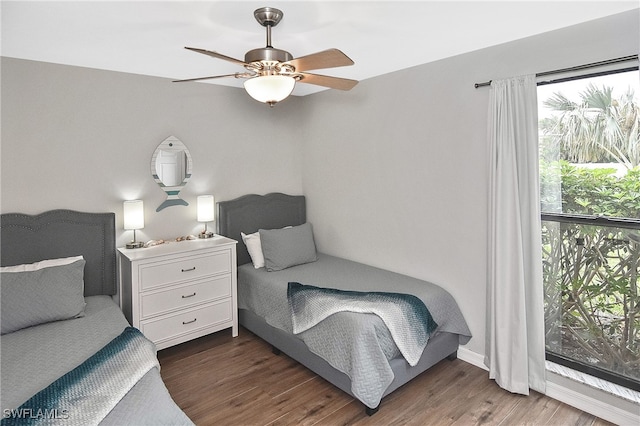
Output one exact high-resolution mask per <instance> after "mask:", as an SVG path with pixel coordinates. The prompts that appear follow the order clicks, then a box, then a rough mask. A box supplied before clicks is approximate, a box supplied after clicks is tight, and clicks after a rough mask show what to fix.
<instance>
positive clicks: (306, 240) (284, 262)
mask: <svg viewBox="0 0 640 426" xmlns="http://www.w3.org/2000/svg"><path fill="white" fill-rule="evenodd" d="M258 232H260V241H261V243H262V254H263V255H264V264H265V267H266V268H267V271H280V270H282V269H286V268H289V267H291V266H295V265H302V264H303V263H309V262H315V261H316V260H318V256H317V255H316V243H315V241H314V240H313V228H312V227H311V224H310V223H305V224H303V225H300V226H292V227H290V228H283V229H268V230H267V229H260V230H259V231H258Z"/></svg>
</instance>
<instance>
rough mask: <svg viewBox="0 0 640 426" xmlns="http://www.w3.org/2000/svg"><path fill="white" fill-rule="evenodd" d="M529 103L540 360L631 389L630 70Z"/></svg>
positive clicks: (638, 106)
mask: <svg viewBox="0 0 640 426" xmlns="http://www.w3.org/2000/svg"><path fill="white" fill-rule="evenodd" d="M538 103H539V106H538V111H539V135H540V152H539V161H540V197H541V210H542V246H543V275H544V292H545V332H546V353H547V359H549V360H551V361H553V362H556V363H559V364H563V365H566V366H569V367H571V368H573V369H576V370H579V371H583V372H586V373H588V374H591V375H594V376H597V377H600V378H603V379H606V380H609V381H611V382H614V383H618V384H621V385H624V386H627V387H629V388H631V389H635V390H640V75H639V74H638V71H637V69H636V70H631V71H624V72H613V73H610V74H607V75H599V76H587V77H583V78H580V79H575V80H571V81H564V82H558V83H552V84H540V85H539V86H538Z"/></svg>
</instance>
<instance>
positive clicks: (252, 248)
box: [240, 232, 264, 269]
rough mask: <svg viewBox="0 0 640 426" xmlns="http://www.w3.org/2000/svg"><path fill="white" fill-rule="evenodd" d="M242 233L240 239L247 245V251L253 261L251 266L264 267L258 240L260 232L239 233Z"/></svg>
mask: <svg viewBox="0 0 640 426" xmlns="http://www.w3.org/2000/svg"><path fill="white" fill-rule="evenodd" d="M240 234H241V235H242V241H244V245H245V246H247V251H248V252H249V256H251V262H253V267H254V268H256V269H258V268H263V267H264V255H263V254H262V243H261V242H260V233H259V232H254V233H253V234H249V235H247V234H245V233H244V232H241V233H240Z"/></svg>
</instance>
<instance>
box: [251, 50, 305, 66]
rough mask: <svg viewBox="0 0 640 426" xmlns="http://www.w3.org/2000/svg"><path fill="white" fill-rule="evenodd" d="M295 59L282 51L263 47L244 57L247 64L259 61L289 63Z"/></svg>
mask: <svg viewBox="0 0 640 426" xmlns="http://www.w3.org/2000/svg"><path fill="white" fill-rule="evenodd" d="M292 59H293V56H291V53H289V52H287V51H286V50H282V49H275V48H273V47H261V48H259V49H253V50H250V51H248V52H247V53H246V54H245V55H244V61H245V62H246V63H247V64H250V63H252V62H259V61H277V62H288V61H290V60H292Z"/></svg>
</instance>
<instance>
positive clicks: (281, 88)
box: [244, 75, 296, 105]
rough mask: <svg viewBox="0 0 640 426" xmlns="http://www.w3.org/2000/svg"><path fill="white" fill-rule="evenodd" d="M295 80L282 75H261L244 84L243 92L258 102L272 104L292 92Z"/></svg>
mask: <svg viewBox="0 0 640 426" xmlns="http://www.w3.org/2000/svg"><path fill="white" fill-rule="evenodd" d="M295 85H296V80H295V79H294V78H293V77H287V76H284V75H263V76H260V77H253V78H250V79H249V80H247V81H245V82H244V90H246V91H247V93H248V94H249V96H251V97H252V98H253V99H255V100H256V101H258V102H264V103H266V104H270V105H272V104H274V103H276V102H280V101H281V100H283V99H285V98H286V97H287V96H289V95H290V94H291V92H293V88H294V87H295Z"/></svg>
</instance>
